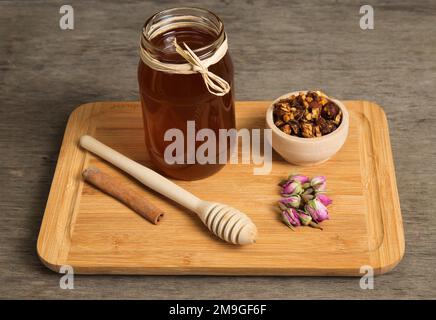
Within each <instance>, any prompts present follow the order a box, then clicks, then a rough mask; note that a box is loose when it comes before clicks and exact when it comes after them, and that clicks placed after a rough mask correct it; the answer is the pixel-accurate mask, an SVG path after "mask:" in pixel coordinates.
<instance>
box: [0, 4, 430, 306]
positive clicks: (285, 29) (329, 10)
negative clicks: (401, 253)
mask: <svg viewBox="0 0 436 320" xmlns="http://www.w3.org/2000/svg"><path fill="white" fill-rule="evenodd" d="M62 2H65V1H62ZM368 2H369V3H370V4H372V5H373V7H374V10H375V28H374V30H365V31H364V30H361V29H360V27H359V18H360V15H359V8H360V5H361V4H362V1H333V0H332V1H320V0H319V1H303V0H301V1H271V2H267V1H234V2H232V1H195V2H192V5H197V6H203V7H206V8H209V9H211V10H213V11H215V12H216V13H217V14H218V15H219V16H220V17H221V18H222V19H223V20H224V23H225V27H226V29H227V32H228V34H229V40H230V48H231V53H232V57H233V60H234V64H235V69H236V91H237V94H236V95H237V98H238V99H239V100H242V99H244V100H250V99H252V100H256V99H257V100H260V99H269V100H271V99H273V98H275V97H276V96H278V95H280V94H282V93H283V92H288V91H290V90H298V89H304V88H322V89H324V90H325V91H326V92H327V93H329V94H331V95H333V96H335V97H338V98H341V99H368V100H373V101H376V102H377V103H379V104H380V105H381V106H383V108H384V110H385V111H386V113H387V116H388V119H389V125H390V133H391V139H392V148H393V153H394V159H395V165H396V173H397V180H398V188H399V193H400V198H401V207H402V213H403V219H404V227H405V234H406V255H405V257H404V259H403V261H402V262H401V263H400V265H399V266H398V267H397V268H396V269H395V270H394V271H392V272H391V273H389V274H386V275H383V276H380V277H377V278H376V279H375V288H374V290H361V289H360V288H359V281H358V279H355V278H316V277H308V278H297V277H274V278H271V277H270V278H269V277H203V276H202V277H199V276H196V277H175V276H171V277H163V276H159V277H156V276H154V277H151V276H77V277H76V278H75V289H74V290H62V289H60V287H59V279H60V276H59V275H58V274H55V273H53V272H51V271H49V270H48V269H46V268H45V267H44V266H43V265H42V264H41V263H40V262H39V260H38V257H37V255H36V250H35V246H36V239H37V236H38V231H39V226H40V223H41V219H42V215H43V211H44V207H45V203H46V200H47V196H48V192H49V188H50V182H51V179H52V177H53V173H54V169H55V165H56V160H57V156H58V152H59V147H60V144H61V139H62V135H63V131H64V129H65V125H66V120H67V118H68V115H69V113H70V112H71V111H72V110H73V109H74V108H75V107H76V106H78V105H80V104H82V103H85V102H90V101H104V100H137V99H138V92H137V82H136V65H137V61H138V56H137V45H138V31H139V29H140V27H141V24H142V23H143V22H144V20H145V18H146V17H148V16H149V15H151V14H152V13H153V12H155V11H157V10H160V9H163V8H167V7H171V6H177V5H186V4H187V2H186V1H157V0H156V1H143V0H141V1H123V2H120V1H115V0H112V1H70V4H72V5H73V8H74V10H75V12H74V13H75V29H74V30H72V31H63V30H61V29H60V28H59V19H60V16H61V15H60V14H59V7H60V2H59V1H30V0H29V1H0V132H1V134H0V150H1V151H0V157H1V161H0V183H1V186H0V189H1V191H0V195H1V198H0V284H1V285H0V298H6V297H14V298H158V299H164V298H211V299H214V298H246V299H257V298H262V299H268V298H273V299H283V298H303V299H307V298H363V299H366V298H436V282H435V281H434V279H435V277H436V271H435V270H436V265H435V264H436V252H435V247H436V212H435V211H436V210H435V207H436V206H435V204H434V203H433V201H435V192H436V188H435V186H436V182H435V181H436V170H435V169H436V166H435V159H436V148H435V147H434V141H436V133H435V132H436V127H435V125H436V122H435V120H436V115H435V114H436V3H435V2H434V1H430V0H429V1H412V0H410V1H368Z"/></svg>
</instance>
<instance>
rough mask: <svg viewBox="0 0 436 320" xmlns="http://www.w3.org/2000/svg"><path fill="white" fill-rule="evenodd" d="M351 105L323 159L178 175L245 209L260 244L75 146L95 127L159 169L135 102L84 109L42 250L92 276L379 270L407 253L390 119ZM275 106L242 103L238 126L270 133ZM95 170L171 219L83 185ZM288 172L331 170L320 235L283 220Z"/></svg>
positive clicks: (49, 210)
mask: <svg viewBox="0 0 436 320" xmlns="http://www.w3.org/2000/svg"><path fill="white" fill-rule="evenodd" d="M345 103H346V106H347V109H348V110H349V114H350V129H349V135H348V138H347V141H346V143H345V145H344V146H343V148H342V149H341V150H340V151H339V152H338V153H337V154H336V155H335V156H334V157H332V159H330V160H329V161H328V162H325V163H323V164H320V165H317V166H312V167H298V166H293V165H290V164H289V163H287V162H286V161H284V160H283V159H282V158H281V157H280V156H278V155H275V156H274V158H273V162H272V170H271V172H270V173H269V174H267V175H253V169H254V168H255V167H256V166H255V165H244V164H238V165H231V164H229V165H227V166H226V167H225V168H224V169H223V170H221V171H220V172H219V173H217V174H215V175H213V176H211V177H209V178H207V179H202V180H198V181H176V183H177V184H178V185H180V186H181V187H182V188H184V189H187V190H189V191H190V192H192V193H193V194H195V195H196V196H198V197H200V199H205V200H208V201H218V202H220V203H225V204H228V205H231V206H232V207H235V208H237V209H239V210H241V211H242V212H244V213H246V214H248V215H249V216H250V218H251V219H252V220H253V222H254V223H255V224H256V225H257V229H258V233H259V236H258V238H257V241H256V244H255V245H250V246H235V245H232V244H228V243H224V242H223V241H220V240H219V239H217V238H216V237H215V236H213V235H212V234H211V233H210V232H209V231H208V230H207V228H205V226H203V225H202V224H201V222H200V220H199V219H198V218H197V217H196V216H195V214H193V213H192V212H191V213H190V212H189V211H187V210H186V209H184V208H182V207H180V206H178V205H175V203H173V202H172V201H171V200H168V199H166V198H164V197H162V196H160V195H158V194H156V193H155V192H151V191H150V189H146V188H144V187H143V186H141V185H139V186H138V184H137V183H134V182H132V181H129V178H128V177H126V175H125V174H123V173H122V172H120V171H119V170H117V169H116V168H113V167H112V166H110V165H109V164H108V163H106V162H105V161H104V160H102V159H100V158H98V157H95V156H93V155H92V154H90V153H89V152H87V151H85V150H83V149H82V148H80V147H79V144H78V141H79V139H80V137H81V136H82V135H84V134H90V135H93V136H94V137H95V138H96V139H97V140H99V141H101V142H103V143H104V144H106V145H108V146H110V147H111V148H113V149H115V150H117V151H118V152H121V153H122V154H124V155H126V156H127V157H129V158H130V159H133V160H135V161H137V162H139V163H142V164H144V165H145V166H147V167H152V164H151V163H150V161H149V159H148V155H147V153H146V151H145V142H144V130H143V126H142V117H141V106H140V104H139V102H130V103H128V102H101V103H89V104H85V105H82V106H80V107H78V108H77V109H76V110H75V111H74V112H73V113H72V115H71V117H70V119H69V121H68V125H67V128H66V131H65V135H64V139H63V143H62V147H61V151H60V154H59V160H58V164H57V167H56V172H55V176H54V178H53V183H52V186H51V191H50V195H49V198H48V202H47V207H46V210H45V213H44V219H43V222H42V226H41V231H40V235H39V238H38V246H37V247H38V255H39V257H40V258H41V260H42V261H43V262H44V264H45V265H46V266H48V267H49V268H50V269H52V270H54V271H59V270H60V268H61V266H63V265H70V266H72V267H73V268H74V270H75V272H76V273H86V274H167V275H168V274H200V275H201V274H203V275H273V276H277V275H319V276H322V275H328V276H333V275H341V276H359V275H360V268H361V267H362V266H365V265H370V266H371V267H372V268H373V269H374V272H375V273H376V274H381V273H385V272H388V271H390V270H391V269H392V268H394V267H395V266H396V265H397V264H398V263H399V261H400V260H401V258H402V257H403V254H404V233H403V225H402V220H401V211H400V206H399V199H398V193H397V187H396V180H395V171H394V166H393V161H392V152H391V147H390V141H389V131H388V126H387V121H386V117H385V114H384V112H383V111H382V109H381V108H380V107H379V106H377V105H375V104H372V103H368V102H364V101H349V102H345ZM269 104H270V103H269V102H268V101H245V102H244V101H243V102H237V103H236V123H237V127H238V128H248V129H256V128H262V129H263V128H264V126H265V112H266V109H267V108H268V106H269ZM239 159H241V156H239ZM89 166H92V167H98V168H101V170H102V171H106V172H110V174H111V175H112V176H116V177H117V178H118V179H120V180H122V181H123V183H124V184H126V185H127V184H131V185H132V186H135V189H134V190H136V189H137V192H142V194H143V196H144V198H145V197H148V198H149V199H150V201H151V202H152V203H154V204H156V205H157V206H158V207H160V208H162V209H163V210H164V211H165V212H167V219H166V221H165V223H163V224H161V225H160V226H159V227H157V226H154V225H151V224H149V223H146V222H144V221H141V219H139V217H138V216H137V215H136V214H135V213H134V212H133V211H132V210H130V209H129V208H126V207H125V206H123V205H120V203H119V202H117V201H114V199H113V198H111V197H108V196H107V195H105V194H103V193H102V192H101V191H99V190H96V189H95V188H93V187H91V186H89V185H88V184H86V183H84V181H83V179H82V177H81V172H82V171H83V170H84V169H85V168H87V167H89ZM291 172H294V173H300V174H305V175H308V176H316V175H319V174H320V173H321V172H322V174H324V175H326V176H327V178H328V191H329V196H330V197H331V198H332V199H333V204H332V206H331V207H329V211H330V216H331V220H329V221H325V222H323V224H322V226H323V231H320V230H318V229H313V228H298V229H297V230H296V231H295V232H291V231H290V230H289V229H288V227H287V226H285V225H284V224H283V223H282V221H280V215H279V214H278V212H277V208H276V203H277V200H278V199H279V198H280V196H279V188H278V186H277V183H278V182H279V181H280V180H281V179H283V178H284V177H286V176H288V175H289V174H290V173H291ZM241 186H243V187H242V188H241ZM144 189H145V190H144ZM320 244H322V245H320Z"/></svg>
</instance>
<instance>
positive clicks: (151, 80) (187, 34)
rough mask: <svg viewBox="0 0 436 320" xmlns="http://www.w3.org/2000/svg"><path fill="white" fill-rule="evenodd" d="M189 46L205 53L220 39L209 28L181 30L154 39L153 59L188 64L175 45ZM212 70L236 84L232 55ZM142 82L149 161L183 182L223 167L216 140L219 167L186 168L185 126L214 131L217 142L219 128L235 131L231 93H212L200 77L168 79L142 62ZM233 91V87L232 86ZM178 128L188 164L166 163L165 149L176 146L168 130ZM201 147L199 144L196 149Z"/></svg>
mask: <svg viewBox="0 0 436 320" xmlns="http://www.w3.org/2000/svg"><path fill="white" fill-rule="evenodd" d="M175 36H176V37H177V42H178V43H183V42H185V43H186V44H187V45H188V46H189V47H190V48H191V49H192V50H195V49H197V48H203V47H204V46H207V45H209V44H211V43H213V42H214V41H215V40H216V37H217V36H216V35H215V34H212V33H211V32H208V31H207V30H206V29H205V30H202V29H198V28H195V29H194V28H183V29H182V28H180V29H174V30H170V31H168V32H166V33H163V34H161V35H159V36H156V37H155V38H153V39H152V40H151V42H152V44H153V48H157V50H156V51H155V52H153V54H154V55H155V57H156V58H158V59H159V60H160V61H163V62H171V63H185V62H186V61H184V60H183V58H181V57H180V56H179V55H178V54H177V53H176V52H175V49H174V46H173V45H172V42H173V39H174V37H175ZM209 70H210V71H211V72H213V73H215V74H216V75H218V76H220V77H221V78H223V79H224V80H226V81H227V82H228V83H229V84H230V85H231V86H232V85H233V64H232V61H231V58H230V55H229V53H228V52H227V53H226V55H225V56H224V57H223V58H222V59H221V60H220V61H219V62H218V63H216V64H214V65H212V66H210V67H209ZM138 82H139V90H140V96H141V103H142V110H143V119H144V130H145V142H146V145H147V149H148V152H149V157H150V159H151V161H152V163H153V165H154V166H155V167H157V169H158V170H159V171H161V172H162V173H164V174H165V175H167V176H170V177H173V178H176V179H182V180H197V179H202V178H205V177H208V176H210V175H212V174H214V173H215V172H217V171H218V170H220V169H221V168H222V167H223V166H224V165H223V164H218V157H219V155H218V154H219V150H218V146H219V143H218V141H216V144H215V145H216V147H217V150H216V153H217V160H216V164H199V163H197V161H195V162H196V163H194V164H188V163H187V155H186V152H187V143H188V142H187V141H186V138H187V129H186V128H187V122H188V121H195V130H196V132H198V130H200V129H202V128H210V129H212V130H214V131H215V135H216V139H217V140H218V130H219V129H230V128H235V110H234V96H233V89H232V90H231V91H230V92H229V93H228V94H226V95H225V96H222V97H219V96H216V95H213V94H211V93H210V92H209V91H208V90H207V88H206V86H205V83H204V81H203V78H202V77H201V75H200V74H169V73H165V72H161V71H156V70H154V69H151V68H150V67H148V66H147V65H146V64H144V63H143V62H142V61H140V62H139V66H138ZM232 88H233V86H232ZM172 128H177V129H180V130H181V131H182V132H183V133H184V136H185V146H184V154H185V162H184V164H168V163H166V161H165V159H164V152H165V148H166V147H167V146H168V145H169V144H171V143H172V141H164V135H165V132H166V131H167V130H169V129H172ZM202 143H203V142H202V141H201V142H196V143H195V149H197V148H198V146H200V145H201V144H202Z"/></svg>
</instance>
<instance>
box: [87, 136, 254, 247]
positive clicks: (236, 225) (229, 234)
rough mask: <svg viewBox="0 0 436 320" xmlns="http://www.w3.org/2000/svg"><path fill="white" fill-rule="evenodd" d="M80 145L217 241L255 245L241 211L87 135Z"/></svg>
mask: <svg viewBox="0 0 436 320" xmlns="http://www.w3.org/2000/svg"><path fill="white" fill-rule="evenodd" d="M80 145H81V146H82V147H83V148H85V149H86V150H88V151H91V152H92V153H94V154H96V155H98V156H99V157H101V158H103V159H105V160H106V161H108V162H110V163H112V164H113V165H114V166H116V167H118V168H119V169H121V170H123V171H125V172H126V173H128V174H129V175H131V176H132V177H134V178H136V179H137V180H138V181H140V182H141V183H143V184H144V185H146V186H147V187H149V188H151V189H153V190H154V191H156V192H158V193H160V194H162V195H164V196H166V197H168V198H170V199H172V200H174V201H175V202H177V203H179V204H180V205H182V206H183V207H185V208H187V209H189V210H191V211H193V212H195V213H196V214H197V215H198V217H199V218H200V219H201V221H203V223H204V224H205V225H206V226H207V227H208V228H209V230H210V231H212V232H213V233H214V234H215V235H216V236H218V237H219V238H221V239H223V240H225V241H227V242H230V243H233V244H241V245H242V244H251V243H254V242H256V236H257V228H256V225H255V224H254V223H253V222H252V221H251V219H250V218H249V217H248V216H247V215H246V214H244V213H242V212H241V211H239V210H237V209H235V208H232V207H230V206H228V205H225V204H221V203H218V202H210V201H204V200H201V199H199V198H198V197H196V196H194V195H193V194H192V193H190V192H188V191H186V190H185V189H183V188H181V187H180V186H178V185H176V184H175V183H173V182H172V181H170V180H168V179H167V178H165V177H163V176H161V175H160V174H158V173H157V172H154V171H153V170H151V169H149V168H147V167H145V166H143V165H141V164H139V163H137V162H135V161H133V160H131V159H129V158H127V157H126V156H124V155H122V154H121V153H119V152H117V151H115V150H113V149H111V148H109V147H108V146H106V145H105V144H103V143H101V142H100V141H98V140H96V139H94V138H93V137H91V136H89V135H84V136H82V137H81V138H80Z"/></svg>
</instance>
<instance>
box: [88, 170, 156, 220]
mask: <svg viewBox="0 0 436 320" xmlns="http://www.w3.org/2000/svg"><path fill="white" fill-rule="evenodd" d="M82 176H83V178H84V179H85V181H87V182H89V183H90V184H92V185H94V186H96V187H97V188H99V189H100V190H101V191H103V192H105V193H107V194H109V195H110V196H112V197H114V198H115V199H118V200H119V201H121V202H122V203H124V204H125V205H126V206H128V207H129V208H131V209H132V210H133V211H135V212H137V213H138V214H140V215H141V216H143V217H144V218H145V219H147V220H148V221H150V222H151V223H154V224H158V223H159V222H160V220H161V219H162V218H163V216H164V213H163V211H162V210H160V209H159V208H157V207H156V206H154V205H153V204H151V203H150V202H148V201H147V200H146V199H145V198H144V196H143V195H142V194H139V193H138V192H136V191H135V190H133V189H131V188H128V187H126V186H125V185H123V184H121V183H120V182H119V181H118V180H117V179H115V178H113V177H111V176H109V175H107V174H105V173H103V172H102V171H100V170H99V169H97V168H94V167H91V168H88V169H85V170H84V171H83V172H82Z"/></svg>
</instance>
